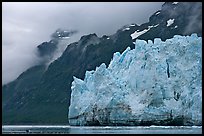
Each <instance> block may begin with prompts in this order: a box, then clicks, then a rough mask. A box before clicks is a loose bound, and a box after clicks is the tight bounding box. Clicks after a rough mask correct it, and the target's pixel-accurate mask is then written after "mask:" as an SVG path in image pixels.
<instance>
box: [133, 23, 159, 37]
mask: <svg viewBox="0 0 204 136" xmlns="http://www.w3.org/2000/svg"><path fill="white" fill-rule="evenodd" d="M158 25H159V24H157V25H155V26H148V29H144V30H143V31H140V32H138V30H137V31H135V32H134V33H132V34H131V35H130V36H131V37H132V39H136V38H137V37H139V36H140V35H143V34H144V33H146V32H147V31H149V30H150V29H151V28H153V27H157V26H158Z"/></svg>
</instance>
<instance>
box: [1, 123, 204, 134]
mask: <svg viewBox="0 0 204 136" xmlns="http://www.w3.org/2000/svg"><path fill="white" fill-rule="evenodd" d="M2 133H3V134H6V133H10V134H11V133H13V134H15V133H18V134H19V133H24V134H25V133H45V134H52V133H55V134H64V133H66V134H202V126H191V127H190V126H149V127H143V126H137V127H132V126H131V127H127V126H118V127H114V126H113V127H112V126H107V127H86V126H85V127H73V126H13V125H12V126H2Z"/></svg>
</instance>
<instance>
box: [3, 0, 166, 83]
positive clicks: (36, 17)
mask: <svg viewBox="0 0 204 136" xmlns="http://www.w3.org/2000/svg"><path fill="white" fill-rule="evenodd" d="M162 4H163V2H127V3H124V2H113V3H112V2H108V3H105V2H96V3H94V2H85V3H83V2H76V3H75V2H59V3H56V2H54V3H53V2H49V3H46V2H40V3H37V2H3V3H2V7H3V9H2V81H3V84H5V83H8V82H10V81H12V80H14V79H16V78H17V77H18V76H19V75H20V74H21V73H22V72H23V71H25V70H26V69H28V68H29V67H31V66H33V65H36V64H37V63H38V62H39V58H38V57H37V56H36V51H37V50H36V47H37V46H38V45H39V44H40V43H42V42H44V41H49V40H50V35H51V34H52V33H53V32H54V31H55V30H56V29H57V28H63V29H72V30H78V31H79V34H78V37H77V38H76V39H79V38H80V36H82V35H83V34H90V33H96V34H97V35H98V36H102V35H110V34H113V33H115V32H116V31H117V30H118V29H119V28H120V27H122V26H124V25H127V24H131V23H136V24H142V23H145V22H148V18H149V17H150V16H151V15H152V14H153V13H154V12H156V11H157V10H159V9H161V5H162Z"/></svg>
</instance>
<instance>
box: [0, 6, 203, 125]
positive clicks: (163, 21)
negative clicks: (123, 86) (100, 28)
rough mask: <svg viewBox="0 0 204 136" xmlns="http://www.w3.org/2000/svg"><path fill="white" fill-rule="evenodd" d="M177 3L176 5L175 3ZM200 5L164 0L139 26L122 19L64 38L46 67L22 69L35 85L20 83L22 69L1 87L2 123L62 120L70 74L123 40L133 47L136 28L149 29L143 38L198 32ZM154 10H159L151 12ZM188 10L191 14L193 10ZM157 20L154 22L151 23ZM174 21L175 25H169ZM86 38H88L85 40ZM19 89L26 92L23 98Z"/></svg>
mask: <svg viewBox="0 0 204 136" xmlns="http://www.w3.org/2000/svg"><path fill="white" fill-rule="evenodd" d="M177 6H179V8H175V7H177ZM181 7H182V8H181ZM195 7H196V8H197V12H196V15H194V16H196V18H198V21H197V22H195V21H194V22H193V23H197V24H198V25H193V27H192V29H191V31H190V32H189V33H186V32H185V31H184V30H186V29H184V28H185V27H188V24H187V23H186V20H188V15H189V14H187V13H189V12H190V11H189V10H190V9H196V8H195ZM198 7H199V8H198ZM200 7H201V8H200ZM174 8H175V9H174ZM166 11H169V12H166ZM171 11H174V12H171ZM200 11H202V3H199V2H198V3H187V2H186V3H185V2H179V3H177V4H172V3H165V4H164V5H163V6H162V9H161V10H159V11H156V12H155V13H154V14H153V15H152V16H151V17H150V18H149V22H147V23H144V24H141V25H140V26H138V25H136V24H131V25H126V26H124V27H123V28H121V29H119V30H118V31H117V32H116V33H115V34H113V35H110V36H106V35H104V36H102V37H98V36H97V35H96V34H94V33H93V34H89V35H85V36H82V37H81V39H80V40H79V41H78V42H74V43H71V44H69V45H68V46H67V47H66V49H65V51H64V52H63V54H62V55H61V56H60V57H59V58H58V59H56V60H54V61H53V62H51V63H50V64H49V65H48V67H47V68H45V67H44V63H43V64H42V65H39V66H34V69H32V68H30V72H28V71H27V72H25V73H26V74H28V75H30V74H31V75H30V77H31V79H32V76H34V77H37V78H33V81H32V82H34V83H36V84H35V85H30V86H26V85H25V84H26V82H28V81H27V80H24V78H25V77H24V76H25V75H26V74H25V73H24V74H23V75H22V74H21V75H20V76H19V77H18V78H17V79H16V80H15V81H13V82H11V83H9V84H6V85H4V86H3V87H2V89H3V91H2V95H3V107H2V108H3V109H2V111H3V112H2V114H3V124H19V123H22V124H29V123H30V124H53V123H54V124H67V123H68V122H67V114H68V108H69V107H68V105H69V104H70V95H71V82H72V81H73V78H72V77H73V76H76V77H77V78H81V79H83V78H84V77H85V71H87V70H88V71H90V70H94V69H95V68H96V67H97V66H100V64H101V63H105V64H106V65H108V64H109V63H110V61H111V59H112V55H113V54H114V53H115V52H120V53H122V52H123V51H124V50H125V49H126V48H127V47H128V46H129V47H130V48H131V49H133V48H134V44H133V42H134V40H135V39H132V37H131V34H133V33H134V32H136V34H138V32H142V31H144V30H148V29H149V30H148V31H147V32H145V33H144V34H141V35H139V36H138V37H137V38H136V39H143V40H146V41H147V40H153V39H154V38H161V39H162V40H166V39H169V38H172V37H173V36H174V35H175V34H178V35H188V34H191V33H197V34H198V36H202V29H200V28H199V24H200V22H201V23H202V16H201V15H202V13H201V12H200ZM158 12H160V13H159V14H157V13H158ZM163 12H164V13H163ZM176 12H178V13H177V14H178V15H179V14H182V15H184V16H185V17H180V16H175V15H174V14H173V15H174V16H173V15H171V14H170V13H176ZM194 12H195V11H194ZM194 12H193V13H192V16H193V14H195V13H194ZM183 13H186V14H183ZM156 14H157V15H156ZM200 16H201V17H200ZM172 17H175V18H174V19H175V21H174V23H173V24H171V25H170V26H168V27H167V21H168V20H169V19H172ZM177 20H178V21H177ZM158 23H159V25H158V26H157V27H152V26H155V25H157V24H158ZM193 23H192V24H193ZM176 25H177V28H175V26H176ZM137 31H138V32H137ZM90 38H91V40H89V39H90ZM48 53H49V52H48ZM32 73H35V74H32ZM11 90H12V91H11ZM9 92H13V94H11V96H10V95H9V94H8V93H9ZM14 92H15V93H14ZM25 92H26V96H27V98H25V97H24V98H23V94H25ZM5 96H6V97H5ZM8 96H10V97H11V98H10V101H5V98H7V97H8ZM21 103H22V104H21ZM15 106H16V107H18V108H16V107H15Z"/></svg>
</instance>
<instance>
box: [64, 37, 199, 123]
mask: <svg viewBox="0 0 204 136" xmlns="http://www.w3.org/2000/svg"><path fill="white" fill-rule="evenodd" d="M201 39H202V38H201V37H198V36H197V35H196V34H192V35H191V36H179V35H175V36H174V37H173V38H172V39H167V40H166V41H165V42H162V41H161V40H160V39H159V38H156V39H154V42H152V41H150V40H149V41H148V42H146V41H143V40H136V42H135V49H133V50H131V49H130V48H129V47H128V48H127V49H126V50H125V51H124V52H123V53H122V54H120V53H119V52H116V53H114V55H113V59H112V60H111V62H110V64H109V66H108V67H106V65H105V64H104V63H103V64H101V65H100V66H99V67H97V68H96V70H95V71H87V72H86V75H85V79H84V80H81V79H78V78H76V77H74V81H73V82H72V87H71V89H72V93H71V105H70V107H69V113H68V114H69V123H70V125H202V91H201V90H202V86H201V84H202V83H201V82H202V79H201V78H202V77H201V75H202V64H201V63H202V57H201V54H202V51H201V49H202V40H201Z"/></svg>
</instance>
